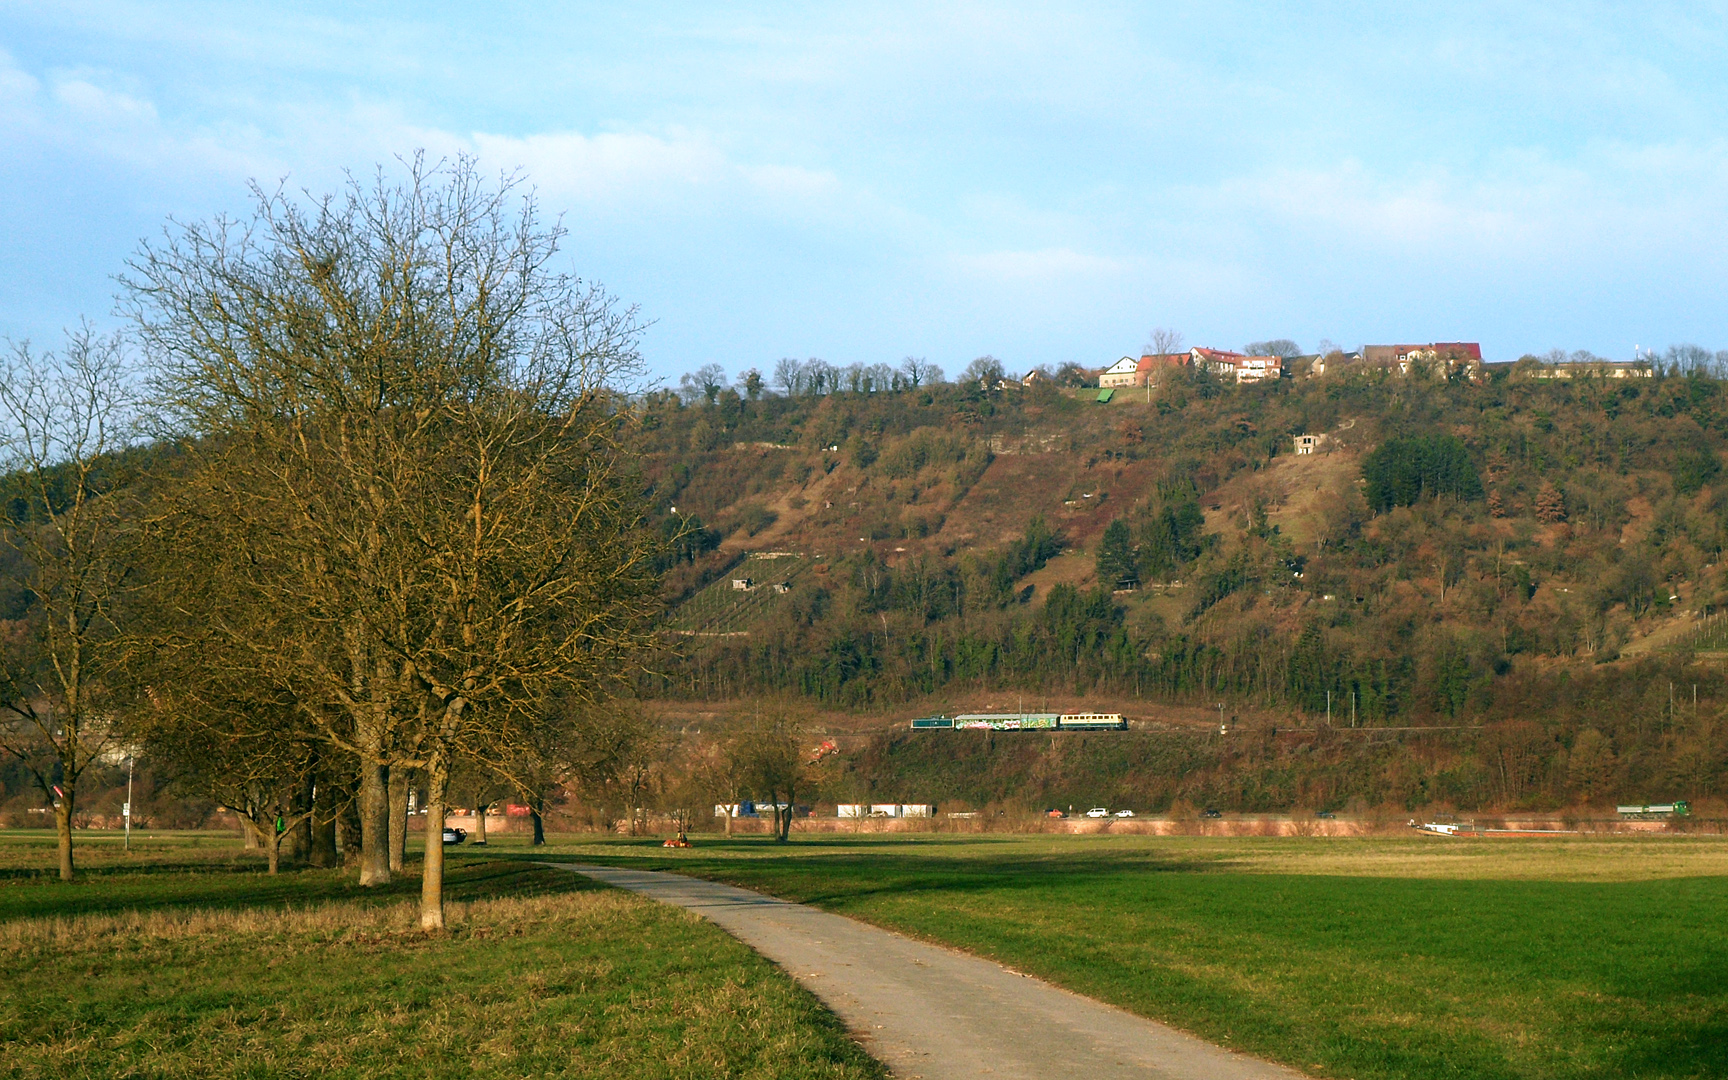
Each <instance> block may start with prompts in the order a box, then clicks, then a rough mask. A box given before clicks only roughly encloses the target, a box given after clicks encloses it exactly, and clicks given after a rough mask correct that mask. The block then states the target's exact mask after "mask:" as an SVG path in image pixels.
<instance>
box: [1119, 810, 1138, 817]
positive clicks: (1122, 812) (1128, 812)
mask: <svg viewBox="0 0 1728 1080" xmlns="http://www.w3.org/2000/svg"><path fill="white" fill-rule="evenodd" d="M1116 816H1117V817H1133V816H1134V811H1132V810H1118V811H1116Z"/></svg>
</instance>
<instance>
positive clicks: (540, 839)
mask: <svg viewBox="0 0 1728 1080" xmlns="http://www.w3.org/2000/svg"><path fill="white" fill-rule="evenodd" d="M545 809H546V796H544V795H542V794H540V793H539V792H535V793H534V797H533V798H532V799H530V800H528V816H529V817H532V818H533V819H534V839H532V840H530V841H528V843H529V846H531V847H539V846H540V845H541V844H544V843H545V842H546V818H545V817H544V816H542V814H541V811H543V810H545Z"/></svg>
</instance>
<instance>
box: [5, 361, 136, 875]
mask: <svg viewBox="0 0 1728 1080" xmlns="http://www.w3.org/2000/svg"><path fill="white" fill-rule="evenodd" d="M131 385H132V377H131V373H130V372H129V371H128V370H127V366H126V363H125V354H124V351H123V349H122V347H121V344H120V341H119V339H118V338H103V337H98V336H97V335H95V334H94V333H93V332H92V331H91V330H90V329H89V328H88V327H84V328H82V329H80V330H78V331H76V332H75V333H73V334H72V335H70V337H69V338H68V340H67V342H66V346H65V348H64V350H63V351H62V352H61V353H60V354H58V355H55V354H52V353H48V354H42V355H37V354H34V353H32V352H31V351H30V348H29V346H28V345H27V344H19V345H13V346H11V355H10V356H9V357H8V361H7V366H6V369H5V371H4V373H3V374H0V422H3V423H4V424H5V431H4V434H3V435H0V452H3V453H4V455H5V463H4V464H5V468H6V471H7V472H8V473H9V474H10V475H9V476H8V477H7V483H8V486H9V487H10V488H11V490H10V491H9V492H7V494H8V495H9V496H10V498H8V499H7V500H6V501H5V503H4V511H3V512H4V515H5V517H4V520H3V521H0V539H3V542H4V543H5V544H6V546H7V547H9V548H10V549H11V554H12V555H13V556H14V557H13V558H12V559H11V560H9V563H8V565H9V567H10V569H11V576H12V577H13V582H12V585H13V587H14V588H15V590H16V591H17V592H19V593H20V594H21V595H23V596H24V597H26V598H27V599H28V610H27V611H26V612H25V613H24V616H25V617H24V619H23V620H22V622H21V624H20V625H19V626H18V627H17V628H16V631H15V632H14V633H12V634H9V635H7V636H6V637H5V639H4V640H3V642H0V752H3V753H5V754H8V755H10V756H12V757H15V758H17V759H18V760H19V761H20V762H22V763H23V765H24V767H25V768H26V770H27V771H28V772H29V774H30V776H31V778H32V779H33V780H34V781H35V783H36V786H37V787H38V788H39V789H40V790H41V792H42V794H43V797H44V798H46V799H47V800H49V801H50V802H51V803H52V804H53V806H54V825H55V830H56V832H57V834H58V839H59V849H60V851H59V854H60V877H61V879H62V880H64V881H70V880H72V879H73V877H74V876H76V871H75V867H74V864H73V858H72V815H73V812H74V809H75V807H76V804H77V798H78V782H79V780H80V779H81V778H82V776H83V775H84V773H85V771H86V770H87V769H89V768H90V766H91V765H92V764H94V763H96V762H97V761H99V760H100V759H101V758H102V757H103V755H104V754H105V753H106V752H108V751H109V750H110V749H111V748H112V747H113V745H114V740H115V737H116V734H117V733H116V730H115V726H114V724H113V722H112V706H113V691H114V686H113V683H112V679H113V678H114V677H116V676H117V675H118V674H119V673H120V671H121V670H122V666H123V665H122V660H123V654H124V642H123V640H122V638H121V635H120V632H119V631H120V627H119V625H118V610H119V608H120V607H121V605H122V604H123V602H124V597H125V593H126V592H127V590H128V589H129V588H130V582H131V579H132V575H133V570H134V568H135V566H136V553H137V552H136V545H135V542H134V541H135V537H136V528H135V525H136V520H137V518H136V513H135V506H134V503H133V497H132V494H131V493H130V492H129V491H128V489H127V480H128V477H127V476H126V473H127V471H128V467H127V466H126V464H125V462H124V461H122V460H121V459H120V458H119V456H118V455H120V454H121V453H122V452H123V451H125V450H126V448H127V445H128V443H129V441H130V438H131V436H132V434H133V428H132V426H131V423H132V420H133V404H134V403H133V401H132V398H131V396H130V387H131Z"/></svg>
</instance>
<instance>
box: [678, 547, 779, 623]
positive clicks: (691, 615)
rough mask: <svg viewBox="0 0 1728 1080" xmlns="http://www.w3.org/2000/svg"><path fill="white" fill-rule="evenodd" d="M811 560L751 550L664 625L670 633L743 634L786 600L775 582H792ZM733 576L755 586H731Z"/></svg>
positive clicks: (680, 607) (689, 600)
mask: <svg viewBox="0 0 1728 1080" xmlns="http://www.w3.org/2000/svg"><path fill="white" fill-rule="evenodd" d="M811 565H812V564H811V560H809V559H806V558H804V557H803V556H800V555H785V554H752V555H748V556H746V557H745V559H744V561H743V562H741V563H739V564H738V565H737V566H734V567H733V568H732V569H731V570H729V571H727V572H726V573H724V574H722V575H721V576H720V577H719V578H718V579H717V580H715V581H714V582H713V583H711V584H710V585H709V586H708V587H707V588H705V589H703V590H702V591H701V592H699V593H697V594H696V595H695V596H692V597H691V598H690V599H688V600H686V601H685V602H684V603H683V604H681V605H680V606H679V608H678V610H677V611H674V612H673V613H672V617H671V618H669V619H667V620H666V628H667V629H668V630H670V631H672V632H673V633H679V634H692V635H701V636H710V635H720V634H743V633H747V632H748V631H749V629H750V624H751V623H753V622H755V621H757V620H758V619H760V618H761V617H762V616H763V615H764V614H765V613H767V612H768V611H769V610H771V609H772V608H773V607H774V605H776V604H782V603H785V602H786V600H787V593H786V592H783V591H781V590H780V589H778V588H776V586H780V585H785V586H792V585H796V584H797V583H798V580H799V579H800V578H802V577H803V576H804V575H805V574H806V573H808V572H809V571H810V568H811ZM734 578H749V579H751V581H753V582H754V583H755V585H754V587H752V588H750V589H747V590H741V589H734V588H733V587H732V580H733V579H734Z"/></svg>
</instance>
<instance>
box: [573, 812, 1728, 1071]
mask: <svg viewBox="0 0 1728 1080" xmlns="http://www.w3.org/2000/svg"><path fill="white" fill-rule="evenodd" d="M558 856H559V857H576V856H579V857H582V858H591V859H594V860H595V861H606V862H618V863H627V864H631V865H645V866H658V867H664V868H667V869H678V870H681V871H684V872H689V873H695V874H700V875H704V876H709V877H714V878H720V879H724V880H727V881H731V882H735V883H737V884H741V885H746V886H749V887H754V888H760V889H763V890H765V891H769V892H772V893H774V894H776V895H779V896H784V897H787V898H791V899H797V900H803V901H807V902H810V903H814V904H817V905H819V906H821V907H824V908H826V909H828V910H831V911H836V912H840V913H843V914H847V915H851V916H855V917H858V918H861V919H865V920H867V921H869V922H873V923H876V924H878V925H882V926H886V927H890V928H893V929H897V930H901V931H904V932H906V933H909V934H913V935H915V936H918V937H921V938H925V939H929V940H934V941H939V942H944V943H947V944H951V945H954V946H957V947H959V948H963V949H966V950H968V951H971V952H974V953H977V954H979V955H983V956H987V957H990V958H993V959H995V960H998V961H1000V962H1002V963H1004V964H1006V965H1009V966H1011V967H1013V968H1015V969H1017V970H1020V971H1025V972H1028V973H1031V974H1035V975H1038V976H1041V977H1043V978H1046V979H1049V980H1050V981H1052V982H1055V983H1058V984H1060V985H1063V986H1066V987H1068V988H1070V989H1073V990H1076V991H1079V992H1081V993H1085V994H1089V995H1091V996H1094V997H1097V998H1100V999H1103V1000H1105V1001H1110V1002H1113V1003H1115V1004H1118V1005H1120V1006H1122V1007H1124V1008H1127V1009H1130V1010H1132V1011H1134V1012H1138V1013H1141V1014H1143V1015H1147V1016H1152V1017H1156V1018H1158V1019H1161V1020H1165V1021H1167V1022H1169V1023H1172V1024H1174V1025H1176V1026H1178V1027H1181V1028H1184V1029H1187V1030H1190V1031H1193V1032H1195V1033H1197V1034H1200V1035H1203V1036H1205V1037H1207V1038H1210V1039H1213V1040H1214V1041H1217V1042H1220V1043H1223V1044H1225V1045H1228V1046H1232V1047H1236V1048H1240V1049H1243V1050H1248V1051H1251V1052H1254V1053H1257V1054H1261V1055H1264V1056H1266V1057H1270V1058H1273V1059H1276V1060H1279V1061H1283V1062H1286V1063H1288V1064H1291V1065H1293V1066H1296V1067H1298V1068H1301V1069H1304V1070H1306V1071H1308V1072H1310V1073H1311V1074H1313V1075H1316V1076H1336V1077H1355V1078H1368V1077H1407V1078H1415V1077H1438V1076H1458V1077H1493V1078H1499V1077H1541V1078H1549V1077H1553V1078H1560V1077H1629V1076H1639V1077H1689V1076H1723V1075H1728V842H1725V841H1723V840H1722V839H1719V838H1713V837H1674V838H1623V839H1611V838H1603V839H1596V838H1592V839H1577V840H1550V839H1541V840H1512V839H1508V840H1447V839H1442V838H1437V837H1433V838H1431V837H1411V838H1408V839H1401V838H1400V839H1325V840H1321V839H1309V838H1288V839H1267V840H1261V839H1222V838H1153V837H982V838H980V837H971V838H955V837H944V836H939V835H926V836H905V835H901V836H893V837H878V836H856V837H838V838H830V837H822V838H820V839H815V838H812V839H809V840H804V841H796V842H794V843H793V844H791V845H788V846H786V847H777V846H776V845H774V844H772V843H770V842H767V841H764V840H754V839H751V840H735V841H732V842H723V841H719V840H705V841H703V842H702V844H701V846H700V847H698V848H697V849H696V850H694V851H690V852H662V851H661V850H660V849H659V848H657V847H656V848H653V849H649V848H647V847H645V846H639V845H633V844H630V843H627V842H622V841H619V842H602V843H597V844H588V845H581V846H578V847H576V848H574V849H572V848H567V847H562V846H561V847H560V848H559V849H558Z"/></svg>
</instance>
